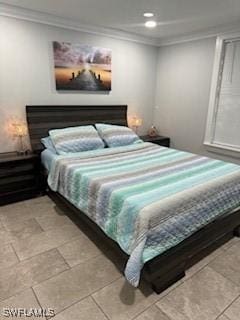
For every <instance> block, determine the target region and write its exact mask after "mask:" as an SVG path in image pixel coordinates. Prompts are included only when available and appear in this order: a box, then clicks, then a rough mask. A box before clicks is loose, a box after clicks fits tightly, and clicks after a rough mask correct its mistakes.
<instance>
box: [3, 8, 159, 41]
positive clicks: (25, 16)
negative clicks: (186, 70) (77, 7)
mask: <svg viewBox="0 0 240 320" xmlns="http://www.w3.org/2000/svg"><path fill="white" fill-rule="evenodd" d="M0 16H4V17H10V18H16V19H21V20H26V21H31V22H37V23H41V24H46V25H50V26H54V27H60V28H64V29H70V30H75V31H81V32H85V33H90V34H94V35H99V36H105V37H108V38H114V39H118V40H125V41H131V42H137V43H142V44H147V45H151V46H157V47H158V42H159V39H156V38H147V37H143V36H139V35H137V34H134V33H128V32H124V31H118V30H115V29H111V28H104V27H95V26H90V25H86V24H80V23H78V22H77V21H76V20H70V19H65V18H63V17H58V16H55V15H52V14H48V13H43V12H40V11H35V10H30V9H25V8H21V7H18V6H13V5H9V4H3V3H1V2H0Z"/></svg>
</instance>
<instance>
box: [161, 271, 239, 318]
mask: <svg viewBox="0 0 240 320" xmlns="http://www.w3.org/2000/svg"><path fill="white" fill-rule="evenodd" d="M239 290H240V289H239V287H237V286H235V285H234V284H233V283H232V282H231V281H229V280H227V279H226V278H224V277H223V276H222V275H220V274H219V273H217V272H215V271H214V270H213V269H211V268H210V267H208V266H207V267H205V268H204V269H203V270H201V271H199V272H198V273H197V274H195V275H194V276H193V277H192V278H190V279H188V280H187V281H185V282H184V283H183V284H182V285H181V286H179V287H178V288H176V289H175V290H173V291H172V292H170V293H169V294H168V295H167V296H165V297H163V298H162V299H161V300H160V301H159V302H158V303H157V306H158V307H159V308H160V309H161V310H162V311H163V312H164V313H165V314H166V315H167V316H168V317H169V318H170V319H174V320H215V319H216V317H217V316H219V315H220V314H221V312H222V311H223V310H224V309H225V308H226V307H227V306H228V305H229V304H230V303H231V302H232V301H233V300H234V299H235V298H236V297H237V296H238V295H239V292H240V291H239Z"/></svg>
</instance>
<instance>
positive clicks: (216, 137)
mask: <svg viewBox="0 0 240 320" xmlns="http://www.w3.org/2000/svg"><path fill="white" fill-rule="evenodd" d="M204 144H205V145H206V146H207V147H208V148H210V149H211V150H212V151H213V149H214V150H215V151H217V152H221V153H224V154H230V155H233V156H238V157H239V156H240V34H239V36H236V35H235V36H225V37H219V38H218V39H217V44H216V53H215V61H214V70H213V78H212V87H211V94H210V102H209V111H208V119H207V127H206V136H205V141H204Z"/></svg>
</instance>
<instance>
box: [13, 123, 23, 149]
mask: <svg viewBox="0 0 240 320" xmlns="http://www.w3.org/2000/svg"><path fill="white" fill-rule="evenodd" d="M11 127H12V134H13V136H14V137H17V138H18V139H19V150H18V154H25V152H26V148H25V146H24V140H23V138H24V137H25V136H26V135H27V126H26V124H25V123H24V122H13V123H12V126H11Z"/></svg>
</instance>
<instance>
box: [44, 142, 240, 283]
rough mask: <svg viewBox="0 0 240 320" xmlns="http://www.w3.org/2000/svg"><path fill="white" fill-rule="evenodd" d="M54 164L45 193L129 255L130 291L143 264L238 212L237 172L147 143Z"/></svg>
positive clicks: (239, 185) (235, 167) (75, 156)
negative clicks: (59, 199) (60, 198)
mask: <svg viewBox="0 0 240 320" xmlns="http://www.w3.org/2000/svg"><path fill="white" fill-rule="evenodd" d="M51 161H52V162H51V165H50V173H49V176H48V184H49V186H50V188H51V189H52V190H54V191H58V192H59V193H60V194H62V195H63V196H64V197H65V198H66V199H68V200H69V201H70V202H71V203H72V204H73V205H74V206H76V207H77V208H79V209H80V210H81V211H82V212H84V213H85V214H86V215H88V216H89V217H90V218H91V219H92V220H93V221H94V222H95V223H96V224H98V226H99V227H100V228H101V229H102V230H103V231H104V232H105V233H106V234H107V235H108V236H109V237H110V238H112V239H113V240H115V241H116V242H117V243H118V244H119V246H120V247H121V248H122V250H123V251H124V252H126V253H127V254H128V255H129V260H128V263H127V265H126V269H125V276H126V278H127V280H128V281H129V282H130V283H131V284H132V285H133V286H137V285H138V283H139V278H140V271H141V268H142V267H143V265H144V263H145V262H146V261H149V260H150V259H152V258H154V257H156V256H157V255H159V254H161V253H163V252H164V251H166V250H168V249H170V248H171V247H173V246H176V245H177V244H179V243H180V242H181V241H183V240H185V239H186V238H188V237H189V236H191V235H192V234H193V233H194V232H196V231H197V230H199V229H200V228H202V227H203V226H205V225H207V224H208V223H209V222H211V221H212V220H215V219H216V218H218V217H220V216H222V215H224V214H226V213H228V212H230V211H231V210H234V209H235V208H237V207H239V205H240V166H238V165H235V164H232V163H226V162H223V161H220V160H214V159H210V158H207V157H203V156H198V155H195V154H192V153H188V152H183V151H179V150H175V149H170V148H165V147H160V146H158V145H155V144H152V143H147V142H146V143H138V144H135V145H130V146H125V147H115V148H106V149H100V150H95V151H86V152H81V153H77V154H69V155H64V156H55V157H52V160H51Z"/></svg>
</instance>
